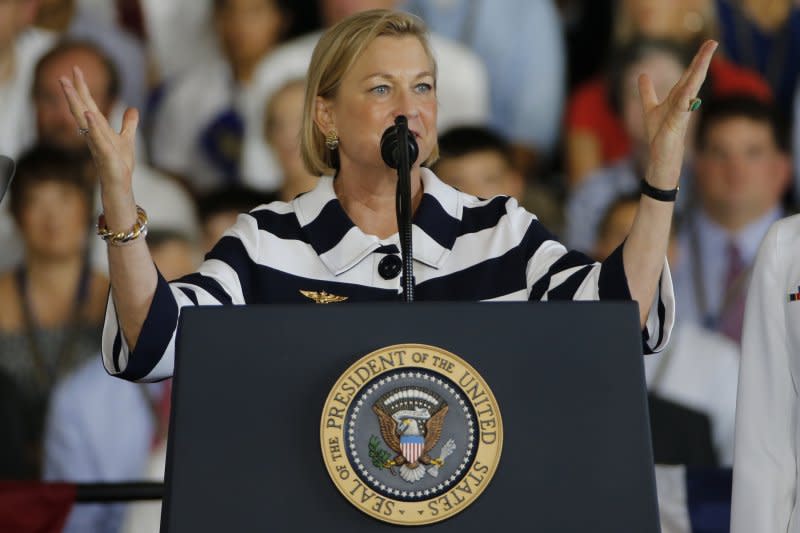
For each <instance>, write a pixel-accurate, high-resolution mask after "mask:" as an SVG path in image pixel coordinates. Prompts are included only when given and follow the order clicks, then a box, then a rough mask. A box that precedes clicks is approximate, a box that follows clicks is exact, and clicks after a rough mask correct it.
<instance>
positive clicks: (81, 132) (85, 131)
mask: <svg viewBox="0 0 800 533" xmlns="http://www.w3.org/2000/svg"><path fill="white" fill-rule="evenodd" d="M88 133H89V128H78V135H87V134H88Z"/></svg>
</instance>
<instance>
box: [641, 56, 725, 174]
mask: <svg viewBox="0 0 800 533" xmlns="http://www.w3.org/2000/svg"><path fill="white" fill-rule="evenodd" d="M716 49H717V43H716V42H715V41H706V42H705V43H703V45H702V46H701V47H700V50H698V52H697V54H696V55H695V56H694V60H692V64H691V65H689V67H688V68H687V69H686V71H685V72H684V73H683V76H682V77H681V79H680V80H679V81H678V83H676V84H675V86H674V87H673V88H672V90H671V91H670V92H669V95H667V97H666V98H665V99H664V101H663V102H659V101H658V97H657V96H656V91H655V89H654V87H653V82H652V81H651V80H650V78H649V76H647V74H642V75H641V76H639V95H640V98H641V101H642V109H643V112H644V119H645V125H646V127H647V134H648V137H649V140H650V166H649V167H648V171H647V176H646V179H647V181H648V183H649V184H650V185H652V186H654V187H657V188H659V189H674V188H675V187H677V185H678V177H679V176H680V171H681V166H682V164H683V148H684V142H685V137H686V130H687V127H688V125H689V118H690V117H691V115H692V112H691V111H692V110H691V106H692V103H693V101H694V99H695V98H696V97H697V93H698V91H700V87H701V86H702V85H703V81H704V80H705V79H706V73H707V72H708V65H709V64H710V63H711V57H712V56H713V55H714V51H715V50H716Z"/></svg>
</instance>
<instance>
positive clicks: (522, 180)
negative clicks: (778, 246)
mask: <svg viewBox="0 0 800 533" xmlns="http://www.w3.org/2000/svg"><path fill="white" fill-rule="evenodd" d="M373 8H388V9H399V10H406V11H409V12H412V13H414V14H416V15H418V16H420V17H421V18H422V19H424V20H425V21H426V23H427V25H428V27H429V29H430V31H431V37H432V45H433V49H434V52H435V54H436V56H437V61H438V66H439V79H438V85H437V93H438V98H439V102H440V109H439V124H438V126H439V134H440V148H441V154H442V157H441V159H440V160H439V161H438V162H437V163H436V164H435V166H434V167H433V170H434V172H436V173H437V175H438V176H439V177H440V178H441V179H443V180H444V181H446V182H448V183H450V184H452V185H453V186H455V187H457V188H458V189H460V190H462V191H464V192H467V193H469V194H473V195H476V196H479V197H482V198H489V197H492V196H494V195H496V194H507V195H511V196H514V197H515V198H517V199H518V200H519V201H520V203H521V204H522V205H524V206H525V207H527V208H528V209H529V210H530V211H532V212H533V213H535V214H537V216H538V217H539V218H540V219H541V220H542V221H543V222H544V223H545V224H546V225H547V226H548V227H549V228H550V229H551V231H553V232H554V233H556V234H557V235H558V236H559V237H560V239H561V240H562V241H563V242H564V243H565V244H567V245H568V246H569V247H572V248H575V249H579V250H581V251H584V252H586V253H587V254H590V255H592V256H594V257H596V258H597V259H599V260H601V259H603V258H605V257H606V256H607V255H608V254H609V253H610V252H611V251H612V250H613V249H614V248H615V247H616V246H617V245H618V244H619V243H620V242H621V241H622V240H623V239H624V238H625V237H626V235H627V233H628V230H629V228H630V226H631V224H632V221H633V217H634V216H635V214H636V209H637V201H638V196H637V191H638V184H639V180H640V179H641V178H642V177H643V176H642V172H643V169H644V168H645V167H646V165H647V161H648V156H649V154H648V150H647V139H646V132H645V131H644V127H643V124H642V118H641V110H640V103H639V95H638V93H637V85H636V80H637V77H638V76H639V75H640V74H641V73H647V74H649V75H650V77H651V78H652V79H653V82H654V85H655V87H656V91H657V93H658V95H659V97H660V98H664V97H665V96H666V95H667V93H668V91H669V89H670V88H671V87H672V85H673V84H674V83H675V82H676V81H677V80H678V79H679V78H680V76H681V73H682V71H683V70H684V69H685V68H686V66H687V65H688V63H689V61H690V60H691V58H692V56H693V54H694V52H695V51H696V49H697V48H698V46H699V44H700V43H702V42H703V41H704V40H705V39H709V38H710V39H715V40H717V41H719V42H720V48H719V50H718V52H717V54H716V56H715V58H714V60H713V62H712V65H711V68H710V72H709V76H708V79H707V81H706V83H705V85H704V87H703V89H702V92H701V94H700V96H701V97H702V99H703V102H704V103H703V106H702V108H701V110H700V111H699V112H698V113H697V114H696V115H697V116H696V117H694V118H693V123H692V129H691V132H690V136H689V139H688V140H687V158H686V162H685V165H684V169H683V175H682V180H681V192H680V195H679V201H678V205H677V217H676V219H675V225H674V228H673V240H672V244H671V247H670V255H669V262H670V268H671V271H672V274H673V279H674V284H675V291H676V297H677V308H678V309H677V313H678V315H677V320H678V322H677V324H676V329H675V332H674V337H673V341H672V343H671V344H670V346H669V348H668V349H667V350H666V351H665V352H663V353H661V354H659V355H656V356H650V357H647V358H646V360H645V368H646V375H647V381H648V389H649V394H650V416H651V424H652V437H653V449H654V454H655V459H656V463H657V464H658V465H659V466H658V468H657V479H658V487H659V502H660V506H661V513H662V528H663V530H664V531H666V532H680V531H727V524H728V513H729V503H730V468H731V462H732V458H733V454H732V448H733V422H734V412H735V399H736V385H737V373H738V357H739V343H740V337H741V326H742V315H743V309H744V297H745V295H746V291H747V285H748V282H749V274H750V270H751V268H752V264H753V261H754V258H755V255H756V251H757V248H758V245H759V243H760V241H761V239H762V238H763V237H764V235H765V234H766V231H767V229H768V227H769V226H770V224H771V223H772V222H773V221H775V220H777V219H778V218H780V217H783V216H785V215H787V214H790V213H792V212H795V211H796V210H797V206H798V205H800V204H798V202H800V186H798V181H797V180H798V178H800V168H799V167H800V141H798V140H795V141H793V136H792V130H793V129H796V128H795V127H794V125H795V124H796V123H797V122H798V121H800V110H798V108H800V87H799V86H798V83H797V80H798V71H800V6H799V5H798V2H796V1H795V0H558V1H556V0H491V1H489V0H406V1H397V0H0V154H1V155H4V156H9V157H11V158H13V159H14V160H16V162H17V176H16V178H15V180H14V181H13V183H12V184H11V186H10V188H9V193H8V197H7V198H6V200H5V201H3V203H2V204H0V435H2V437H3V438H0V479H2V480H6V481H7V482H6V483H4V482H0V529H3V524H15V525H14V526H13V527H15V528H16V527H19V528H20V529H14V530H19V531H61V530H64V531H70V532H72V531H75V532H109V533H116V532H138V531H143V532H152V531H157V529H158V519H159V512H160V511H159V504H158V503H152V502H151V503H136V504H112V505H95V504H75V493H74V487H73V488H70V487H72V485H69V484H68V485H48V487H50V488H52V487H61V488H63V489H64V490H63V491H61V492H58V493H57V494H56V493H53V494H51V498H50V499H49V500H46V501H47V504H46V505H43V506H42V505H39V504H37V503H35V502H36V501H39V503H41V499H39V500H36V498H33V499H31V498H27V499H26V498H24V497H23V496H21V495H23V494H25V491H31V493H37V492H36V491H41V490H42V487H43V486H42V485H41V484H39V483H38V482H40V481H43V480H48V481H66V482H70V483H75V482H84V483H86V482H101V481H128V480H156V481H158V480H161V479H163V473H164V462H165V450H166V433H167V432H166V428H167V423H168V419H169V399H170V396H169V395H170V382H169V381H167V382H162V383H155V384H147V385H143V384H134V383H127V382H123V381H121V380H116V379H111V378H110V377H108V376H107V375H106V373H105V371H104V370H103V369H102V366H101V363H100V358H99V346H100V344H99V338H100V332H101V328H102V321H103V317H104V315H105V306H106V301H107V294H108V280H107V265H106V259H105V249H104V246H105V245H104V244H103V243H102V242H101V241H100V240H99V239H97V238H94V237H92V236H91V234H92V232H93V229H94V224H95V221H96V217H97V215H98V213H99V211H100V204H99V196H98V194H99V193H98V190H97V189H98V186H97V176H96V175H95V169H94V167H93V165H92V163H91V158H90V155H89V154H88V152H87V149H86V147H85V143H84V142H83V139H82V138H81V137H80V136H79V135H78V133H77V129H76V127H75V125H74V123H73V120H72V117H71V115H70V113H69V110H68V108H67V105H66V102H65V100H64V98H63V96H62V93H61V89H60V85H59V82H58V78H59V76H62V75H68V76H69V75H70V74H71V72H70V69H71V67H72V66H73V65H78V66H80V68H81V69H82V70H83V72H84V74H85V77H86V81H87V83H88V85H89V87H90V89H91V91H92V93H93V95H94V97H95V99H96V100H97V103H98V107H99V108H100V110H101V112H102V113H104V114H105V115H106V116H107V117H108V118H109V120H110V121H111V122H112V123H113V124H120V123H121V117H122V114H123V112H124V110H125V109H126V108H127V107H129V106H133V107H137V108H138V109H139V110H140V112H141V116H142V121H141V124H140V130H139V140H138V143H137V149H138V152H137V166H136V170H135V174H134V193H135V196H136V199H137V202H138V203H139V204H140V205H142V206H143V207H145V208H146V209H147V211H148V214H149V215H150V229H151V231H150V234H149V235H148V238H147V241H148V244H149V246H150V248H151V250H152V253H153V256H154V258H155V261H156V263H157V264H158V267H159V268H160V270H161V271H162V272H163V273H164V274H165V276H166V277H167V278H177V277H180V276H181V275H183V274H185V273H188V272H191V271H192V270H193V269H194V268H196V267H197V265H199V263H200V261H202V258H203V255H204V253H205V252H207V251H208V250H209V249H210V248H211V247H212V246H213V245H214V243H215V242H216V241H217V240H218V239H219V237H220V236H221V234H222V232H224V231H225V229H226V228H227V227H228V226H230V225H231V224H232V222H233V220H234V219H235V217H236V214H237V213H239V212H242V211H247V210H249V209H252V208H253V207H255V206H257V205H259V204H262V203H265V202H270V201H276V200H281V201H291V200H292V199H293V198H295V197H296V196H297V195H299V194H302V193H303V192H305V191H308V190H310V189H311V188H313V187H314V185H315V182H316V180H317V178H316V177H315V176H312V175H309V174H308V172H307V171H306V170H305V169H304V168H303V164H302V161H301V159H300V152H299V131H300V126H301V121H302V111H303V93H304V84H305V76H306V70H307V67H308V61H309V59H310V57H311V53H312V51H313V48H314V45H315V44H316V42H317V40H318V39H319V37H320V35H321V33H322V32H323V31H324V30H325V28H327V27H330V26H331V25H333V24H335V23H336V22H338V21H339V20H341V19H343V18H345V17H347V16H349V15H351V14H353V13H355V12H358V11H361V10H365V9H373ZM12 481H13V483H12ZM687 487H694V488H693V489H692V490H687ZM698 487H702V488H703V490H698ZM48 490H49V489H48ZM37 494H38V493H37ZM31 501H34V503H33V504H31V503H30V502H31ZM20 502H25V503H24V504H21V503H20ZM4 520H5V521H4ZM25 528H28V529H25ZM37 528H38V529H37ZM3 530H5V529H3ZM9 530H11V529H9Z"/></svg>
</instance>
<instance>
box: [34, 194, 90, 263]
mask: <svg viewBox="0 0 800 533" xmlns="http://www.w3.org/2000/svg"><path fill="white" fill-rule="evenodd" d="M88 221H89V206H88V205H87V203H86V199H85V196H84V195H83V193H82V192H81V191H80V189H78V188H77V187H75V186H74V185H69V184H66V183H60V182H57V181H44V182H41V183H37V184H35V185H33V186H32V187H31V188H29V189H28V190H27V191H26V192H25V193H24V197H23V199H22V205H21V210H20V214H19V226H20V231H21V233H22V237H23V239H24V241H25V248H26V250H27V252H28V253H33V254H36V255H39V256H43V257H47V258H49V259H60V258H68V257H70V256H72V255H74V254H77V253H83V250H84V247H85V246H86V239H87V224H88Z"/></svg>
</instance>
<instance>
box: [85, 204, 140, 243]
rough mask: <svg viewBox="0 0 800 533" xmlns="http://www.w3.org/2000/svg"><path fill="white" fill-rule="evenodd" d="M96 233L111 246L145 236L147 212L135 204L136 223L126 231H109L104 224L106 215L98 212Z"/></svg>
mask: <svg viewBox="0 0 800 533" xmlns="http://www.w3.org/2000/svg"><path fill="white" fill-rule="evenodd" d="M97 235H98V236H99V237H100V238H101V239H103V240H104V241H106V243H107V244H110V245H111V246H125V245H127V244H130V243H132V242H133V241H135V240H136V239H138V238H139V237H146V236H147V213H146V212H145V210H144V209H142V208H141V207H139V206H138V205H137V206H136V223H135V224H134V225H133V227H132V228H131V229H130V230H128V231H116V232H115V231H111V230H109V229H108V227H107V226H106V217H105V215H104V214H102V213H101V214H100V216H99V217H97Z"/></svg>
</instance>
